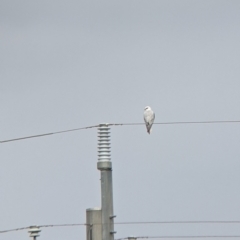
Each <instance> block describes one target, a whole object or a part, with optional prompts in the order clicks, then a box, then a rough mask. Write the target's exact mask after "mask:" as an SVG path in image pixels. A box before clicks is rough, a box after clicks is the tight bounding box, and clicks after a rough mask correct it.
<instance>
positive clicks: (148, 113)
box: [143, 106, 155, 134]
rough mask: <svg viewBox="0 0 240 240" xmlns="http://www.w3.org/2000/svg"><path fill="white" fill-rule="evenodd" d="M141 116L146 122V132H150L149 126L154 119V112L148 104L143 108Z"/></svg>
mask: <svg viewBox="0 0 240 240" xmlns="http://www.w3.org/2000/svg"><path fill="white" fill-rule="evenodd" d="M143 118H144V121H145V124H146V128H147V132H148V133H149V134H150V132H151V127H152V125H153V122H154V119H155V113H154V112H153V110H152V109H151V108H150V107H149V106H147V107H145V108H144V113H143Z"/></svg>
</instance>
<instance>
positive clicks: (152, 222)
mask: <svg viewBox="0 0 240 240" xmlns="http://www.w3.org/2000/svg"><path fill="white" fill-rule="evenodd" d="M114 224H123V225H125V224H126V225H128V224H129V225H133V224H240V221H151V222H117V223H114Z"/></svg>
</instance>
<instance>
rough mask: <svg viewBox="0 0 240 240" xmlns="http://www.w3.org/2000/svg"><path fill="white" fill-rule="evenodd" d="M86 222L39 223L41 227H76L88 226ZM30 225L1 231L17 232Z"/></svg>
mask: <svg viewBox="0 0 240 240" xmlns="http://www.w3.org/2000/svg"><path fill="white" fill-rule="evenodd" d="M86 225H87V224H86V223H73V224H71V223H69V224H68V223H66V224H48V225H39V226H38V227H39V228H48V227H76V226H86ZM29 228H30V226H29V227H21V228H14V229H8V230H3V231H0V233H7V232H15V231H20V230H26V229H29Z"/></svg>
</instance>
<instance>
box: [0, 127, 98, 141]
mask: <svg viewBox="0 0 240 240" xmlns="http://www.w3.org/2000/svg"><path fill="white" fill-rule="evenodd" d="M98 126H99V125H94V126H88V127H81V128H74V129H69V130H63V131H57V132H51V133H44V134H38V135H33V136H27V137H21V138H13V139H8V140H4V141H0V143H6V142H13V141H19V140H24V139H28V138H37V137H44V136H49V135H54V134H60V133H66V132H73V131H79V130H85V129H89V128H96V127H98Z"/></svg>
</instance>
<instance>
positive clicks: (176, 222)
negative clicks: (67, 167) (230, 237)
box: [0, 221, 240, 239]
mask: <svg viewBox="0 0 240 240" xmlns="http://www.w3.org/2000/svg"><path fill="white" fill-rule="evenodd" d="M101 224H102V223H95V224H94V225H101ZM114 224H116V225H120V224H121V225H130V224H132V225H134V224H240V221H151V222H116V223H114ZM87 225H88V224H86V223H65V224H46V225H38V227H39V228H48V227H76V226H87ZM29 228H30V226H29V227H21V228H14V229H9V230H3V231H0V233H6V232H13V231H20V230H25V229H29ZM121 239H122V238H121ZM123 239H124V238H123Z"/></svg>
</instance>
